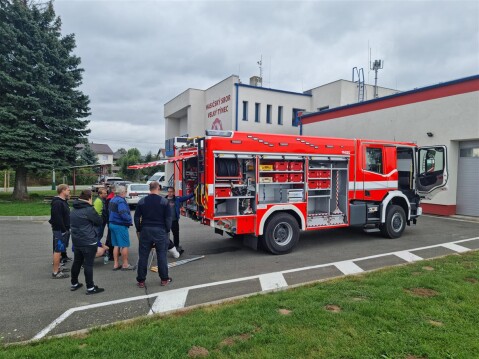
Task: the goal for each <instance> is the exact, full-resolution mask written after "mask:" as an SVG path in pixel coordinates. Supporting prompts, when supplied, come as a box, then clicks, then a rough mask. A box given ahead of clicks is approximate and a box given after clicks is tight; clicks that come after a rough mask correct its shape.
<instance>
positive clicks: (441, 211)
mask: <svg viewBox="0 0 479 359" xmlns="http://www.w3.org/2000/svg"><path fill="white" fill-rule="evenodd" d="M421 207H422V210H423V212H424V213H427V214H436V215H438V216H452V215H455V214H456V205H455V204H451V205H444V204H433V203H421Z"/></svg>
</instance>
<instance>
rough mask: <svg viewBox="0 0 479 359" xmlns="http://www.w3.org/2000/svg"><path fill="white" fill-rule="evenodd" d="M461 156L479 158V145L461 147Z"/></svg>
mask: <svg viewBox="0 0 479 359" xmlns="http://www.w3.org/2000/svg"><path fill="white" fill-rule="evenodd" d="M459 156H460V157H475V158H479V147H476V148H474V147H472V148H461V149H460V150H459Z"/></svg>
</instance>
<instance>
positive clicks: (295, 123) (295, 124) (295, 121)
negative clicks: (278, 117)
mask: <svg viewBox="0 0 479 359" xmlns="http://www.w3.org/2000/svg"><path fill="white" fill-rule="evenodd" d="M302 111H304V110H303V109H300V108H293V118H292V119H291V124H292V125H293V127H298V125H299V121H298V112H302Z"/></svg>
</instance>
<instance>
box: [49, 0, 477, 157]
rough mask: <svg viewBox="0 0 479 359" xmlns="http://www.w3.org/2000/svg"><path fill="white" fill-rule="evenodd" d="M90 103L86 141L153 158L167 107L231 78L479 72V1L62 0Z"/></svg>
mask: <svg viewBox="0 0 479 359" xmlns="http://www.w3.org/2000/svg"><path fill="white" fill-rule="evenodd" d="M54 7H55V11H56V13H57V15H58V16H60V17H61V19H62V22H63V26H62V31H63V33H65V34H68V33H74V34H75V36H76V43H77V48H76V50H75V53H76V54H77V55H78V56H80V57H81V59H82V64H81V67H82V68H84V70H85V72H84V77H83V85H82V90H83V92H84V93H85V94H86V95H88V96H89V97H90V100H91V103H90V107H91V112H92V115H91V116H90V117H89V120H90V121H91V122H90V128H91V130H92V132H91V134H90V137H89V138H90V141H93V142H95V143H107V144H109V145H110V147H111V148H112V149H113V150H114V151H115V150H117V149H118V148H120V147H123V148H127V149H128V148H132V147H136V148H138V149H139V150H140V151H141V152H142V154H146V153H147V152H148V151H152V152H153V153H156V152H157V151H158V148H160V147H163V146H164V141H165V138H164V117H163V105H164V104H165V103H166V102H168V101H169V100H171V99H172V98H174V97H175V96H176V95H178V94H180V93H182V92H183V91H185V90H186V89H188V88H197V89H207V88H208V87H210V86H212V85H214V84H216V83H218V82H219V81H221V80H223V79H225V78H227V77H229V76H230V75H233V74H234V75H239V77H240V79H241V80H242V82H244V83H248V81H249V78H250V77H251V76H253V75H259V68H258V65H257V61H259V60H260V58H261V56H262V59H263V79H264V80H263V86H264V87H270V88H274V89H281V90H286V91H294V92H302V91H306V90H308V89H311V88H314V87H317V86H320V85H323V84H326V83H329V82H332V81H336V80H338V79H346V80H351V74H352V68H353V67H359V68H361V67H362V68H364V71H365V80H366V82H367V83H374V73H373V72H370V71H369V48H371V51H372V58H373V60H374V59H382V60H384V69H382V70H380V72H379V81H378V83H379V85H380V86H383V87H388V88H394V89H399V90H403V91H404V90H410V89H413V88H416V87H424V86H427V85H432V84H436V83H439V82H445V81H450V80H454V79H458V78H462V77H466V76H471V75H476V74H478V73H479V1H406V0H401V1H245V0H243V1H159V0H156V1H154V0H149V1H146V0H130V1H120V0H109V1H106V0H103V1H99V0H76V1H75V0H55V2H54Z"/></svg>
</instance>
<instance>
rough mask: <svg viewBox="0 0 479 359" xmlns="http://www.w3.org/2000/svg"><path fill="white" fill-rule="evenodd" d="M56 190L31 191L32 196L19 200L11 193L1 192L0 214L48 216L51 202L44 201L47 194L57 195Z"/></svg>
mask: <svg viewBox="0 0 479 359" xmlns="http://www.w3.org/2000/svg"><path fill="white" fill-rule="evenodd" d="M56 194H57V192H56V191H37V192H31V193H29V195H30V198H29V199H28V200H25V201H17V200H14V199H13V198H12V194H11V193H3V192H2V193H0V216H48V215H50V204H49V203H43V198H44V197H45V196H55V195H56Z"/></svg>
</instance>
